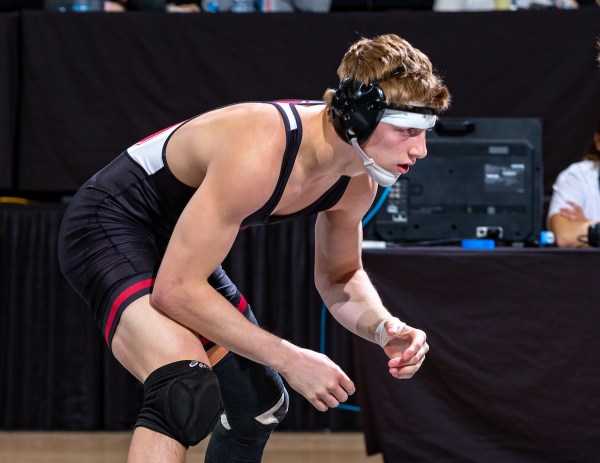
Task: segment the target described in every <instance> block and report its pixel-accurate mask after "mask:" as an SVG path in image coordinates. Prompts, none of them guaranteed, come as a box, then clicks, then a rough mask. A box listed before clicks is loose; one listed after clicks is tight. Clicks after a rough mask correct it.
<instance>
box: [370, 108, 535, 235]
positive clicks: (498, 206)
mask: <svg viewBox="0 0 600 463" xmlns="http://www.w3.org/2000/svg"><path fill="white" fill-rule="evenodd" d="M427 147H428V155H427V157H426V158H425V159H422V160H419V161H418V162H417V164H416V165H415V166H414V167H413V168H412V169H411V170H410V172H408V174H406V175H403V176H401V177H400V178H399V179H398V181H397V182H396V183H395V184H394V185H393V186H392V187H391V188H390V190H389V192H385V193H388V194H387V197H386V198H385V201H384V202H383V204H382V206H381V208H380V209H379V210H378V211H377V213H376V214H375V216H374V220H372V222H373V223H372V225H370V226H368V228H366V229H365V237H366V238H367V239H376V240H382V241H387V242H397V243H401V242H408V243H419V242H421V243H424V244H425V243H431V244H435V243H439V244H443V243H449V244H450V243H455V242H456V243H457V242H460V241H461V240H462V239H470V238H494V239H496V241H498V242H504V243H513V244H514V243H523V244H527V243H535V242H536V241H537V240H538V238H539V233H540V231H541V224H542V217H541V211H542V197H543V195H542V123H541V121H540V120H539V119H535V118H494V119H491V118H442V119H441V120H440V121H438V124H437V125H436V127H435V129H434V130H433V131H432V132H431V133H430V134H428V139H427ZM382 194H383V193H382V192H380V193H379V195H380V196H381V195H382ZM376 203H377V201H376Z"/></svg>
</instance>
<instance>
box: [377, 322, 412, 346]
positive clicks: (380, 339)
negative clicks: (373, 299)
mask: <svg viewBox="0 0 600 463" xmlns="http://www.w3.org/2000/svg"><path fill="white" fill-rule="evenodd" d="M390 322H394V323H395V324H396V325H398V327H399V329H398V331H397V332H396V334H394V335H393V336H390V335H389V334H388V333H387V330H386V329H385V327H386V325H387V324H388V323H390ZM405 326H406V323H404V322H402V321H400V319H399V318H397V317H392V318H388V319H386V320H383V321H382V322H381V323H380V324H379V326H378V327H377V329H376V330H375V342H376V343H377V344H379V345H380V346H381V347H385V346H386V345H387V343H388V342H390V341H391V340H392V339H394V338H397V337H398V336H400V333H401V332H402V330H403V329H404V327H405Z"/></svg>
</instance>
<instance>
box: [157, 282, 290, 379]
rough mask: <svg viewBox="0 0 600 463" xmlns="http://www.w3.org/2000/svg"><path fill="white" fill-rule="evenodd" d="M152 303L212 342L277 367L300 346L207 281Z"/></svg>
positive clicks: (277, 368) (159, 296)
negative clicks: (250, 317)
mask: <svg viewBox="0 0 600 463" xmlns="http://www.w3.org/2000/svg"><path fill="white" fill-rule="evenodd" d="M155 296H158V297H153V303H154V304H156V305H157V308H159V309H160V310H162V311H163V312H165V313H166V314H167V315H169V316H170V317H171V318H173V319H174V320H176V321H177V322H178V323H181V324H182V325H184V326H186V327H188V328H190V329H191V330H193V331H195V332H197V333H200V334H201V335H202V336H204V337H206V338H208V339H210V340H211V341H213V342H214V343H216V344H218V345H220V346H222V347H224V348H226V349H227V350H230V351H232V352H235V353H237V354H239V355H241V356H243V357H246V358H248V359H250V360H253V361H255V362H258V363H261V364H263V365H267V366H270V367H272V368H274V369H275V370H277V371H284V370H285V368H286V366H289V365H290V363H291V359H292V358H293V356H294V355H296V354H297V352H298V350H299V348H298V347H297V346H295V345H293V344H292V343H290V342H288V341H285V340H283V339H281V338H279V337H277V336H275V335H273V334H271V333H269V332H267V331H265V330H263V329H262V328H260V327H258V326H256V325H254V324H253V323H251V322H250V321H249V320H248V319H246V317H245V316H244V315H242V314H241V313H240V312H239V311H238V310H237V309H236V308H235V307H233V306H232V305H231V303H230V302H228V301H227V300H226V299H225V298H223V297H222V296H221V295H220V294H219V293H218V292H216V291H215V290H214V289H213V288H212V287H211V286H210V285H197V284H196V285H194V286H193V287H191V286H188V287H186V288H184V287H180V288H179V289H178V290H177V291H171V292H170V297H169V298H165V297H164V296H163V295H160V294H158V295H155Z"/></svg>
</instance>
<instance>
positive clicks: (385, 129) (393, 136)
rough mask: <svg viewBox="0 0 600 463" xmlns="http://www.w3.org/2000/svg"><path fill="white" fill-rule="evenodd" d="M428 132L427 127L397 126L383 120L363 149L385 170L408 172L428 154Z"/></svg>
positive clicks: (400, 172) (399, 172)
mask: <svg viewBox="0 0 600 463" xmlns="http://www.w3.org/2000/svg"><path fill="white" fill-rule="evenodd" d="M426 133H427V130H425V129H414V128H408V127H397V126H395V125H391V124H386V123H384V122H381V123H379V124H378V125H377V128H376V129H375V131H374V132H373V134H372V135H371V136H370V137H369V139H368V140H367V143H365V145H363V149H364V150H365V152H366V153H367V154H368V155H369V156H370V157H372V158H373V160H374V161H375V162H376V163H377V165H379V166H381V167H382V168H384V169H385V170H387V171H389V172H395V173H398V174H406V173H407V172H408V170H409V168H410V167H411V166H413V165H414V164H415V162H417V159H421V158H424V157H425V156H427V146H426V143H425V135H426Z"/></svg>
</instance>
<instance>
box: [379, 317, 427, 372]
mask: <svg viewBox="0 0 600 463" xmlns="http://www.w3.org/2000/svg"><path fill="white" fill-rule="evenodd" d="M385 328H386V332H387V334H388V335H390V336H395V337H394V338H393V339H391V340H390V341H389V342H388V343H387V344H386V346H385V347H384V348H383V350H384V351H385V353H386V354H387V356H388V357H389V358H390V361H389V362H388V367H389V369H390V374H391V375H392V376H393V377H394V378H399V379H406V378H412V376H413V375H414V374H415V373H416V372H417V371H418V370H419V368H421V365H422V364H423V361H424V360H425V354H426V353H427V352H428V351H429V345H428V344H427V336H426V335H425V333H424V332H423V331H421V330H418V329H416V328H412V327H410V326H408V325H406V326H404V328H402V326H398V325H396V324H395V323H393V322H390V323H387V324H386V327H385ZM398 328H400V334H399V335H397V336H396V334H397V331H398Z"/></svg>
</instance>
